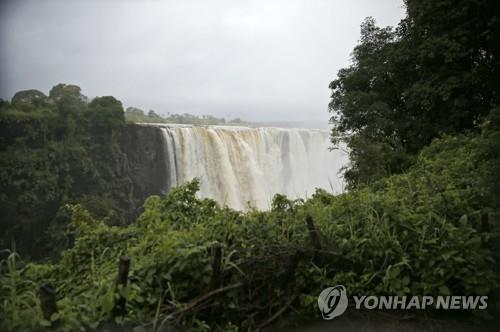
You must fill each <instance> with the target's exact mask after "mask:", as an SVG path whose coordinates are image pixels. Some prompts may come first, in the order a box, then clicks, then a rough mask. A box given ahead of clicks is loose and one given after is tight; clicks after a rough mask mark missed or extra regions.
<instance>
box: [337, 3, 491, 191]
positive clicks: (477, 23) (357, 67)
mask: <svg viewBox="0 0 500 332" xmlns="http://www.w3.org/2000/svg"><path fill="white" fill-rule="evenodd" d="M405 4H406V8H407V16H406V17H405V18H404V19H403V20H402V21H401V22H400V24H399V25H398V27H397V28H395V29H394V28H391V27H386V28H380V27H377V26H376V25H375V21H374V20H373V19H372V18H368V19H367V20H365V22H364V23H363V24H362V26H361V39H360V43H359V45H358V46H356V48H355V49H354V51H353V54H352V65H351V66H349V67H347V68H344V69H341V70H340V71H339V73H338V77H337V78H336V79H335V80H334V81H332V82H331V83H330V88H331V89H332V100H331V102H330V110H331V112H332V122H333V123H334V129H333V132H332V140H333V141H334V142H337V141H338V140H342V141H345V142H346V143H347V144H348V146H349V148H350V151H351V153H350V157H351V162H352V164H351V166H350V167H349V168H348V169H347V171H346V178H347V180H348V181H349V184H350V185H351V187H355V186H357V185H359V184H362V183H369V182H372V181H374V180H376V179H379V178H381V177H383V176H386V175H390V174H394V173H399V172H402V171H403V170H405V169H407V168H408V167H409V166H410V165H411V164H412V163H413V162H414V161H415V156H416V154H417V153H418V152H419V151H420V150H421V149H422V148H423V147H425V146H427V145H428V144H429V143H430V142H431V141H432V139H433V138H435V137H440V136H441V135H443V134H452V133H456V132H464V131H465V130H471V129H474V128H475V126H476V125H477V124H478V123H479V122H481V121H482V120H481V119H482V118H484V117H485V116H486V115H488V114H489V113H490V111H492V110H493V109H495V108H497V107H499V106H500V84H499V80H498V77H500V46H499V43H498V40H500V3H499V2H498V1H496V0H460V1H453V0H440V1H435V0H406V1H405ZM497 111H498V109H497Z"/></svg>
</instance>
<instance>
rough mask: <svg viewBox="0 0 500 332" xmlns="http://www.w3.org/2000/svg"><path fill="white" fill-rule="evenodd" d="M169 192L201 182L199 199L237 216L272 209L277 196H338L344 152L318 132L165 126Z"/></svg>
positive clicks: (326, 136)
mask: <svg viewBox="0 0 500 332" xmlns="http://www.w3.org/2000/svg"><path fill="white" fill-rule="evenodd" d="M162 132H163V136H164V139H165V143H166V144H165V146H166V149H167V158H168V172H169V183H170V187H174V186H178V185H180V184H182V183H185V182H187V181H190V180H192V179H193V178H195V177H196V178H198V179H199V180H200V192H199V195H200V196H201V197H209V198H212V199H215V200H216V201H217V202H219V203H220V204H222V205H227V206H229V207H232V208H234V209H238V210H247V209H248V208H249V207H250V206H252V207H256V208H258V209H268V208H269V207H270V204H271V201H272V198H273V196H274V194H276V193H281V194H285V195H287V196H288V197H289V198H307V197H310V196H311V195H312V194H313V193H314V190H315V188H323V189H326V190H328V191H329V192H333V193H339V192H341V191H342V190H343V181H342V178H341V176H340V175H339V174H338V172H339V170H340V168H341V167H342V166H343V165H344V164H345V162H346V161H347V157H346V155H345V153H344V152H342V151H340V150H333V151H329V147H330V146H331V144H330V141H329V132H328V131H327V130H319V129H291V128H290V129H288V128H286V129H285V128H249V127H232V126H171V125H168V126H162Z"/></svg>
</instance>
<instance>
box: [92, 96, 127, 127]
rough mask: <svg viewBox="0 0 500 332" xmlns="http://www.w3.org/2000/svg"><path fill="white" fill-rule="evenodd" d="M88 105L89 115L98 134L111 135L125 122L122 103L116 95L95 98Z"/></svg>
mask: <svg viewBox="0 0 500 332" xmlns="http://www.w3.org/2000/svg"><path fill="white" fill-rule="evenodd" d="M88 106H89V107H88V111H87V115H88V117H89V121H90V125H91V127H92V128H93V132H94V134H95V135H96V136H99V137H102V136H103V134H104V136H105V135H106V134H107V135H111V134H112V131H113V130H116V129H118V128H121V127H122V126H123V125H124V124H125V116H124V112H123V106H122V103H121V102H120V101H119V100H117V99H115V98H114V97H111V96H105V97H97V98H94V99H93V100H92V101H91V102H90V103H89V105H88Z"/></svg>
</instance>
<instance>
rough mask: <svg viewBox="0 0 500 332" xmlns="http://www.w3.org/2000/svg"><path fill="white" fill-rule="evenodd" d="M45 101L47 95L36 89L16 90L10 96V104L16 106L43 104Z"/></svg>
mask: <svg viewBox="0 0 500 332" xmlns="http://www.w3.org/2000/svg"><path fill="white" fill-rule="evenodd" d="M46 103H47V96H46V95H45V94H44V93H43V92H41V91H38V90H23V91H19V92H16V94H15V95H14V97H12V100H11V104H12V105H14V106H18V107H23V106H34V107H38V106H43V105H44V104H46Z"/></svg>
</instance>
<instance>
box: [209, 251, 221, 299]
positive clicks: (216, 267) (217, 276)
mask: <svg viewBox="0 0 500 332" xmlns="http://www.w3.org/2000/svg"><path fill="white" fill-rule="evenodd" d="M221 266H222V246H221V244H220V243H218V242H217V243H215V245H214V260H213V262H212V279H211V282H210V288H211V289H212V290H213V289H217V288H219V287H220V286H221V284H222V270H221Z"/></svg>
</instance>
